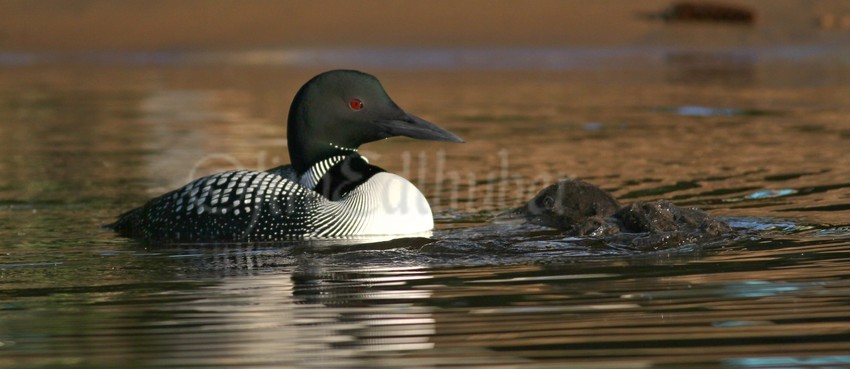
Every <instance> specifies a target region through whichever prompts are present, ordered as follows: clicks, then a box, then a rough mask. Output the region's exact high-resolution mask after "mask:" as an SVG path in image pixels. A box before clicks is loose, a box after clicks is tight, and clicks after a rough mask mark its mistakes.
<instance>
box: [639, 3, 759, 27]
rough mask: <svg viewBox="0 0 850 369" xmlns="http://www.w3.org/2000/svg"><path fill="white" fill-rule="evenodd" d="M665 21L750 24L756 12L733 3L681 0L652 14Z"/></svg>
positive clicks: (753, 21)
mask: <svg viewBox="0 0 850 369" xmlns="http://www.w3.org/2000/svg"><path fill="white" fill-rule="evenodd" d="M654 18H660V19H662V20H663V21H665V22H710V23H733V24H745V25H752V24H754V23H755V22H756V13H755V11H753V10H752V9H749V8H747V7H744V6H740V5H734V4H724V3H718V2H711V1H681V2H677V3H674V4H672V5H670V6H669V7H667V9H665V10H664V11H662V12H661V13H659V14H657V15H655V16H654Z"/></svg>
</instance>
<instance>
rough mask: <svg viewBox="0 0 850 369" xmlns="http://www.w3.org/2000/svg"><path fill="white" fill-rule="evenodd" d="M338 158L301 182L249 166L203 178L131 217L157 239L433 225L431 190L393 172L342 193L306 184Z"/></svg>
mask: <svg viewBox="0 0 850 369" xmlns="http://www.w3.org/2000/svg"><path fill="white" fill-rule="evenodd" d="M332 159H333V160H330V159H329V160H327V161H323V162H320V163H317V164H316V165H315V166H313V167H312V168H310V170H309V171H308V172H307V173H305V174H304V175H303V176H302V178H300V180H299V181H298V182H295V181H293V180H298V178H292V177H293V176H288V177H285V176H282V175H280V174H276V173H270V172H256V171H246V170H237V171H230V172H224V173H218V174H215V175H211V176H208V177H204V178H200V179H198V180H196V181H193V182H192V183H189V184H188V185H186V186H184V187H183V188H181V189H178V190H175V191H173V192H171V193H168V194H165V195H163V196H160V197H159V198H156V199H153V200H151V201H150V202H149V203H148V204H147V205H146V206H144V207H142V208H138V209H136V210H134V211H133V212H129V213H127V214H125V217H127V218H128V219H127V220H129V221H132V222H133V223H134V228H135V229H136V231H137V232H138V233H141V234H140V235H139V236H141V237H143V238H146V239H154V240H155V239H168V240H193V241H198V240H245V241H250V240H284V239H292V238H329V237H344V236H365V235H392V234H409V233H420V232H426V231H428V230H430V229H432V228H433V218H432V215H431V209H430V207H429V206H428V202H427V201H426V200H425V197H424V196H423V195H422V194H421V193H420V192H419V190H417V189H416V187H415V186H413V184H411V183H410V182H408V181H407V180H406V179H404V178H402V177H400V176H397V175H394V174H391V173H386V172H380V173H377V174H375V175H374V176H372V177H371V178H370V179H369V180H367V181H366V182H364V183H363V184H361V185H359V186H358V187H356V188H355V189H354V190H352V191H350V192H348V193H347V194H345V195H343V196H342V197H341V198H340V199H339V200H336V201H331V200H329V199H327V198H325V197H324V196H322V195H320V194H318V193H317V192H315V191H314V190H313V189H312V188H308V187H305V186H303V185H302V183H313V186H315V183H317V182H318V180H317V179H305V177H308V176H309V177H311V178H312V177H317V178H319V179H320V178H321V177H322V176H323V175H324V174H325V173H326V172H327V171H328V170H329V169H330V168H331V167H333V165H334V164H336V163H338V162H339V161H340V160H338V159H337V158H332ZM343 159H344V158H343ZM364 160H365V158H364ZM125 217H122V219H124V218H125Z"/></svg>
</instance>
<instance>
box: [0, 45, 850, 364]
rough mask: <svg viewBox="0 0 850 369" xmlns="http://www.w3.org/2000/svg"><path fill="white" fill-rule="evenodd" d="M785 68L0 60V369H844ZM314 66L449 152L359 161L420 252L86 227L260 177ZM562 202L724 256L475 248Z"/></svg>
mask: <svg viewBox="0 0 850 369" xmlns="http://www.w3.org/2000/svg"><path fill="white" fill-rule="evenodd" d="M795 50H796V49H795ZM803 51H805V50H802V51H801V50H797V51H794V50H790V51H788V52H785V53H783V52H781V50H780V51H774V52H772V53H770V52H768V53H766V54H765V55H766V56H764V55H762V56H760V55H749V54H746V53H744V54H741V53H731V54H730V53H719V54H716V55H715V54H699V53H698V54H690V53H677V52H671V51H665V50H649V51H648V52H649V54H650V55H651V57H638V56H640V55H643V54H641V53H640V52H638V51H634V50H626V51H622V52H619V53H617V52H615V53H606V52H582V53H578V54H574V53H570V52H566V51H557V50H556V51H552V50H538V51H535V52H531V53H525V54H523V53H522V52H521V50H519V51H517V50H513V51H511V50H507V51H504V50H502V51H492V52H485V51H470V52H461V51H451V50H449V51H440V52H435V53H428V52H423V53H422V57H423V58H424V57H425V56H427V55H431V54H435V55H436V56H434V58H435V59H434V61H432V62H429V61H428V60H427V59H425V60H422V61H421V62H420V61H419V59H416V60H415V61H417V62H416V63H414V62H410V61H411V60H414V59H407V60H408V62H407V63H401V64H399V65H400V67H399V68H391V65H388V64H386V63H385V62H383V60H385V59H386V58H389V57H392V55H393V53H399V51H384V52H383V53H384V54H381V53H378V54H377V55H375V54H364V55H360V54H357V53H354V52H352V51H343V52H331V51H329V52H325V53H321V52H318V53H316V54H315V55H313V54H308V57H304V56H303V54H298V55H301V59H298V58H296V59H287V58H283V57H268V56H266V57H260V59H259V60H261V61H263V62H254V61H255V60H257V59H256V58H257V57H258V56H257V55H254V54H251V55H248V56H246V55H242V54H239V55H234V56H232V57H227V58H209V57H202V58H201V57H199V58H195V59H191V58H190V59H189V60H185V58H171V59H169V58H152V57H150V58H147V59H146V58H141V60H137V59H139V58H138V56H132V55H130V56H128V57H117V58H116V57H110V58H105V57H102V56H99V57H93V58H76V57H75V58H71V59H70V60H66V62H58V61H55V60H52V61H51V60H41V61H39V60H35V59H27V58H23V59H21V58H18V59H14V58H13V59H14V60H13V61H14V62H8V63H6V64H4V65H3V66H1V67H0V366H3V367H10V368H12V367H14V368H35V367H85V368H96V367H110V368H111V367H228V368H229V367H322V368H328V367H388V368H390V367H393V368H397V367H404V368H414V367H423V368H425V367H427V368H433V367H487V368H561V367H581V368H646V367H659V368H673V367H688V368H693V367H700V368H714V367H718V368H799V367H811V368H837V367H846V366H850V354H848V353H850V278H848V277H850V73H848V72H847V71H848V69H847V59H846V56H843V57H841V56H835V54H836V53H834V52H833V51H834V50H832V51H830V52H828V53H824V54H818V55H815V56H812V57H806V54H805V53H803V54H800V53H802V52H803ZM453 52H454V54H452V53H453ZM839 54H840V53H839ZM271 55H272V56H274V55H282V54H277V53H272V54H271ZM309 55H313V57H312V59H311V58H310V57H309ZM328 55H330V56H334V55H336V57H340V58H342V61H340V62H339V63H341V64H342V65H338V64H334V62H333V61H332V59H334V58H330V57H328ZM346 55H347V56H346ZM470 55H471V56H470ZM476 55H479V56H480V58H478V59H476V58H475V57H474V56H476ZM521 55H531V59H530V61H528V60H525V59H522V56H521ZM576 55H577V56H576ZM776 55H784V56H783V57H776ZM788 55H793V56H794V57H785V56H788ZM261 56H262V55H261ZM446 58H448V59H446ZM489 58H496V59H499V61H498V62H493V63H488V62H487V60H488V59H489ZM3 60H7V61H8V60H12V59H10V58H9V57H8V56H7V57H6V58H4V59H3ZM292 60H295V61H292ZM304 60H306V61H304ZM375 60H378V61H381V62H375ZM446 60H449V62H448V65H453V66H455V67H447V66H446V64H445V63H446ZM452 60H455V63H451V61H452ZM524 60H525V61H524ZM547 60H548V61H549V62H546V61H547ZM600 60H601V61H600ZM429 63H430V64H429ZM529 63H530V64H529ZM340 66H347V67H356V68H361V69H364V70H366V71H369V72H371V73H373V74H376V75H377V76H378V77H379V78H380V79H381V80H382V82H383V83H384V85H385V87H386V88H387V90H388V92H389V93H390V95H391V96H393V98H394V99H395V100H396V102H398V103H399V105H400V106H402V107H403V108H405V109H406V110H408V111H410V112H412V113H414V114H417V115H420V116H423V117H425V118H427V119H429V120H431V121H434V122H437V123H438V124H440V125H441V126H443V127H447V128H449V129H450V130H452V131H454V132H456V133H457V134H458V135H460V136H461V137H463V138H465V139H466V140H467V143H466V144H463V145H451V144H444V143H435V142H420V141H412V140H407V139H392V140H387V141H383V142H380V143H374V144H369V145H366V146H364V147H363V148H362V150H361V151H362V152H363V153H364V154H365V155H366V156H367V157H369V159H370V161H371V162H373V163H375V164H377V165H379V166H381V167H384V168H385V169H387V170H390V171H393V172H397V173H401V174H403V175H404V176H406V177H408V178H410V179H411V181H413V182H414V183H415V184H417V185H418V186H419V187H420V188H421V189H422V190H423V192H425V193H426V195H427V196H428V197H429V199H430V201H431V203H432V205H433V207H434V210H435V217H436V219H437V222H438V229H437V230H436V231H435V233H434V235H433V237H432V238H431V239H425V238H415V239H400V240H392V241H379V242H367V243H363V240H343V241H339V242H314V243H285V244H250V245H177V246H174V245H172V246H168V245H143V244H140V243H136V242H133V241H130V240H126V239H122V238H117V237H115V236H114V235H113V234H111V233H110V232H108V231H105V230H101V229H100V228H98V226H99V225H100V224H103V223H107V222H109V221H110V220H111V219H113V218H114V217H115V216H116V215H117V214H119V213H120V212H122V211H124V210H126V209H129V208H131V207H134V206H137V205H139V204H141V203H142V202H144V201H145V199H147V198H149V197H152V196H155V195H157V194H160V193H163V192H165V191H167V190H170V189H173V188H175V187H178V186H181V185H183V184H184V183H186V182H188V181H189V180H190V179H193V178H196V177H199V176H202V175H205V174H208V173H212V172H216V171H221V170H226V169H232V168H236V167H240V168H249V169H265V168H269V167H272V166H276V165H279V164H281V163H286V162H288V161H289V159H288V155H287V153H286V148H285V145H286V141H285V117H286V114H287V112H288V107H289V102H290V101H291V99H292V96H293V95H294V93H295V91H296V90H297V88H298V87H300V85H301V83H303V82H304V81H306V80H307V79H308V78H309V77H311V76H312V75H314V74H316V73H318V72H320V71H322V70H324V69H328V68H331V67H340ZM567 176H574V177H580V178H583V179H585V180H588V181H590V182H592V183H595V184H598V185H600V186H602V187H603V188H605V189H607V190H610V191H612V192H613V193H614V194H615V195H616V196H617V197H618V198H620V199H621V200H622V201H623V202H630V201H635V200H646V199H659V198H664V199H670V200H672V201H673V202H675V203H677V204H679V205H685V206H697V207H700V208H703V209H706V210H707V211H708V212H710V213H711V214H713V215H717V216H722V217H725V219H726V220H728V221H729V222H730V223H732V224H733V225H734V226H735V227H737V228H738V229H739V230H740V234H741V235H740V236H739V237H736V238H734V239H730V240H729V241H727V242H723V243H720V244H713V245H705V246H687V247H683V248H680V249H674V250H663V251H657V252H651V253H647V252H636V251H634V250H629V249H624V248H622V247H618V246H616V245H605V244H601V243H599V242H595V241H593V240H583V239H575V238H569V237H566V236H565V235H562V234H560V233H559V232H557V231H552V230H547V229H543V228H536V227H531V226H517V225H505V224H492V223H491V222H490V219H491V218H492V216H494V215H495V214H497V213H499V212H500V211H502V210H505V209H507V208H510V207H513V206H517V205H519V204H521V203H522V202H523V201H525V200H527V199H528V198H530V197H531V196H532V195H533V194H534V193H536V191H538V190H539V189H541V188H542V187H544V186H545V185H546V184H549V183H552V182H554V181H555V180H557V179H558V178H561V177H567ZM372 241H375V240H372Z"/></svg>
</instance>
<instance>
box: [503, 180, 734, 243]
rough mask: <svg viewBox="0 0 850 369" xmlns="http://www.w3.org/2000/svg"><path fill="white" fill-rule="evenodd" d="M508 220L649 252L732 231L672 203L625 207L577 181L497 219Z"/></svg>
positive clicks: (545, 192) (560, 184) (547, 190)
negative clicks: (524, 222)
mask: <svg viewBox="0 0 850 369" xmlns="http://www.w3.org/2000/svg"><path fill="white" fill-rule="evenodd" d="M507 219H522V220H524V221H526V222H528V223H531V224H536V225H540V226H545V227H551V228H557V229H561V230H564V231H566V232H567V233H568V234H569V235H572V236H590V237H599V238H603V239H605V240H606V242H611V243H618V244H625V245H630V246H633V247H636V248H639V249H644V250H659V249H665V248H671V247H677V246H681V245H685V244H699V243H706V242H712V241H716V240H719V239H721V238H722V237H724V236H725V235H728V234H730V232H731V230H732V229H731V228H730V227H729V226H728V225H727V224H726V223H724V222H723V221H721V220H718V219H717V218H715V217H712V216H710V215H708V214H706V213H705V212H703V211H702V210H699V209H696V208H681V207H678V206H676V205H674V204H673V203H671V202H669V201H666V200H656V201H638V202H635V203H632V204H629V205H627V206H620V204H619V203H618V202H617V200H616V199H614V197H613V196H611V194H610V193H608V192H606V191H604V190H602V189H601V188H599V187H596V186H594V185H592V184H590V183H587V182H584V181H581V180H577V179H568V180H563V181H561V182H558V183H555V184H553V185H551V186H549V187H546V188H545V189H543V190H541V191H540V192H539V193H538V194H537V195H536V196H534V198H533V199H531V200H530V201H529V202H527V203H526V204H525V205H523V206H521V207H518V208H515V209H511V210H509V211H507V212H505V213H503V214H500V215H499V216H498V217H497V220H507Z"/></svg>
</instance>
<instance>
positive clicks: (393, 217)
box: [106, 70, 463, 242]
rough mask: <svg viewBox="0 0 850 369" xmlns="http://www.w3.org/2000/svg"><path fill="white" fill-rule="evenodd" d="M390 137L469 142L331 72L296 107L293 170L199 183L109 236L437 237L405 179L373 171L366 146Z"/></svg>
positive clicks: (136, 212)
mask: <svg viewBox="0 0 850 369" xmlns="http://www.w3.org/2000/svg"><path fill="white" fill-rule="evenodd" d="M393 136H407V137H412V138H417V139H424V140H435V141H449V142H463V140H461V139H460V138H459V137H457V136H455V135H454V134H453V133H451V132H449V131H447V130H445V129H442V128H440V127H437V126H436V125H434V124H432V123H430V122H428V121H425V120H424V119H421V118H419V117H416V116H413V115H411V114H408V113H406V112H404V111H403V110H402V109H401V108H399V107H398V105H396V104H395V103H394V102H393V101H392V100H391V99H390V97H389V96H388V95H387V93H386V92H385V91H384V88H383V87H382V86H381V83H380V82H379V81H378V80H377V79H376V78H375V77H374V76H372V75H369V74H366V73H362V72H358V71H353V70H333V71H329V72H325V73H322V74H319V75H317V76H316V77H313V78H312V79H311V80H310V81H308V82H307V83H306V84H304V86H302V87H301V89H300V90H299V91H298V93H297V94H296V95H295V98H294V99H293V101H292V105H291V106H290V109H289V118H288V126H287V141H288V144H289V156H290V158H291V160H292V164H291V165H284V166H280V167H277V168H273V169H269V170H267V171H264V172H261V171H249V170H234V171H228V172H223V173H218V174H213V175H210V176H207V177H203V178H200V179H197V180H195V181H193V182H191V183H189V184H187V185H186V186H184V187H182V188H179V189H177V190H174V191H171V192H169V193H166V194H164V195H162V196H159V197H157V198H154V199H152V200H150V201H148V202H147V203H146V204H145V205H143V206H141V207H139V208H136V209H133V210H130V211H128V212H126V213H124V214H122V215H120V216H119V217H118V220H117V221H116V222H115V223H113V224H110V225H107V226H106V227H108V228H112V229H114V230H115V231H116V232H118V233H119V234H120V235H122V236H126V237H132V238H140V239H145V240H150V241H168V242H204V241H272V240H286V239H293V238H296V239H297V238H330V237H341V236H368V235H404V234H414V233H422V232H427V231H430V230H431V229H433V227H434V220H433V217H432V215H431V208H430V206H429V205H428V202H427V200H426V199H425V197H424V196H423V195H422V193H421V192H419V190H418V189H417V188H416V187H415V186H414V185H413V184H411V183H410V182H408V181H407V180H406V179H404V178H402V177H400V176H397V175H395V174H392V173H388V172H386V171H384V170H383V169H381V168H379V167H377V166H374V165H371V164H369V162H368V161H367V160H366V158H365V157H363V156H361V155H360V154H359V153H358V151H357V150H358V148H359V147H360V145H362V144H365V143H368V142H372V141H377V140H380V139H384V138H388V137H393Z"/></svg>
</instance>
